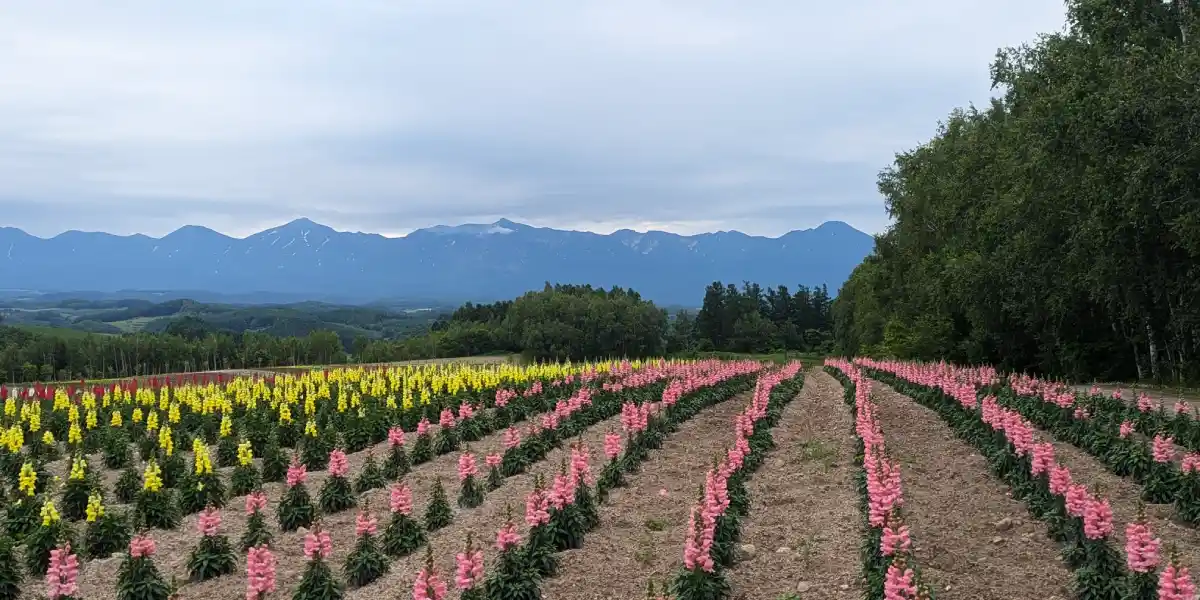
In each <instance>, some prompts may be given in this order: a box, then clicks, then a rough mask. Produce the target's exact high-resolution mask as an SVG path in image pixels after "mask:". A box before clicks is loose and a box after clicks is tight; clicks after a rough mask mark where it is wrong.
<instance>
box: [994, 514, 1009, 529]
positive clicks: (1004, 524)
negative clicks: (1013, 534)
mask: <svg viewBox="0 0 1200 600" xmlns="http://www.w3.org/2000/svg"><path fill="white" fill-rule="evenodd" d="M993 525H994V526H995V527H996V531H1008V530H1009V529H1012V528H1013V520H1012V519H1010V518H1008V517H1005V518H1003V519H1000V520H999V521H996V522H995V523H993Z"/></svg>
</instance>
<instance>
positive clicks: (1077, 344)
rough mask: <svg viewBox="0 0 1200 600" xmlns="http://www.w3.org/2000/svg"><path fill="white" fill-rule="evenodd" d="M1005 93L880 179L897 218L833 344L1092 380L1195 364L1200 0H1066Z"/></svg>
mask: <svg viewBox="0 0 1200 600" xmlns="http://www.w3.org/2000/svg"><path fill="white" fill-rule="evenodd" d="M1066 4H1067V9H1068V23H1067V27H1066V29H1065V30H1064V31H1062V32H1060V33H1056V34H1052V35H1046V36H1042V37H1040V38H1039V39H1038V41H1037V42H1036V43H1033V44H1030V45H1026V46H1022V47H1019V48H1009V49H1005V50H1002V51H1000V52H999V53H998V55H997V58H996V60H995V62H994V63H993V64H992V66H991V75H992V79H993V84H994V85H995V86H996V88H997V89H999V90H1000V91H1001V92H1002V95H1001V97H999V98H997V99H995V100H994V101H992V102H991V103H990V105H988V106H986V107H983V108H974V107H972V108H969V109H966V110H957V111H955V112H953V113H952V114H951V115H950V116H949V118H948V119H947V120H946V122H945V123H943V124H942V125H941V127H940V128H939V131H938V133H937V135H936V136H935V137H934V138H933V139H932V141H930V142H928V143H927V144H925V145H923V146H921V147H919V148H916V149H915V150H912V151H909V152H905V153H903V154H900V155H898V156H897V158H896V161H895V163H894V164H893V165H892V166H891V167H890V168H888V169H887V170H885V171H884V172H883V173H882V174H881V175H880V179H879V189H880V191H881V192H882V193H883V195H884V197H885V200H886V206H887V209H888V211H889V213H890V215H891V216H892V217H893V219H894V225H893V226H892V227H891V228H890V229H889V230H888V231H887V232H886V233H885V234H883V235H881V236H880V237H878V238H877V240H876V248H875V251H874V253H873V254H872V256H870V257H869V258H868V259H867V260H866V261H865V262H864V263H863V264H862V265H861V266H859V267H858V268H857V269H856V270H855V271H854V273H853V275H852V276H851V278H850V280H849V281H848V282H847V283H846V284H845V286H844V287H843V288H842V289H841V291H840V292H839V294H838V300H837V301H836V303H835V307H834V326H835V332H836V347H837V350H838V351H840V352H842V353H846V354H877V355H890V356H896V357H903V358H921V359H939V358H944V359H949V360H954V361H960V362H971V363H992V364H995V365H997V366H999V367H1002V368H1005V369H1014V370H1029V371H1036V372H1040V373H1044V374H1051V375H1056V376H1064V377H1070V378H1073V379H1077V380H1086V379H1091V378H1100V379H1132V378H1137V379H1156V380H1162V381H1184V380H1190V381H1195V380H1198V379H1200V359H1198V356H1197V354H1198V353H1200V277H1198V275H1200V262H1198V261H1197V258H1198V257H1200V177H1198V176H1197V173H1200V143H1197V139H1200V93H1197V90H1198V89H1200V43H1198V39H1197V35H1200V29H1198V28H1197V15H1200V1H1198V0H1175V1H1171V2H1162V1H1159V0H1154V1H1135V2H1129V1H1118V0H1069V1H1068V2H1067V3H1066Z"/></svg>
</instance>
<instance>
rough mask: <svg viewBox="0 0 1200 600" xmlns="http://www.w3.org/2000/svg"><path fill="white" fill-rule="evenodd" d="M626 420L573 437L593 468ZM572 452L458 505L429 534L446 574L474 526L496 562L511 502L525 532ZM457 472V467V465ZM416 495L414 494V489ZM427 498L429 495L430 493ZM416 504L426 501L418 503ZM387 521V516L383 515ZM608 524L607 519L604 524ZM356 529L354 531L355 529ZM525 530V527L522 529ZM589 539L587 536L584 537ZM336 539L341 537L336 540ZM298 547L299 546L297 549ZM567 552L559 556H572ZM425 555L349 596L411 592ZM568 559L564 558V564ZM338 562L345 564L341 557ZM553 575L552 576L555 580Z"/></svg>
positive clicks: (559, 452) (353, 599)
mask: <svg viewBox="0 0 1200 600" xmlns="http://www.w3.org/2000/svg"><path fill="white" fill-rule="evenodd" d="M745 398H746V396H745V395H744V394H740V395H737V396H734V397H733V398H732V399H730V400H726V401H724V402H723V403H721V404H720V405H718V406H716V407H711V408H707V409H705V410H704V411H702V412H701V413H700V414H699V415H697V416H696V417H694V418H693V419H691V420H689V421H687V422H685V423H684V424H683V425H681V426H680V430H679V431H677V432H676V433H674V434H672V435H671V436H670V437H668V438H667V442H666V444H671V443H672V442H671V440H674V439H679V438H687V437H688V435H687V433H686V432H687V431H688V430H689V425H690V424H691V423H694V422H696V421H700V420H703V419H705V418H706V417H708V416H709V415H710V414H711V413H714V412H717V411H725V413H727V414H728V415H729V416H730V417H731V416H732V414H733V412H736V411H737V408H738V407H740V406H741V405H743V404H744V399H745ZM730 406H733V407H734V409H733V411H732V412H729V410H728V407H730ZM620 426H621V417H620V415H616V416H613V417H611V418H609V419H606V420H604V421H601V422H599V423H597V424H595V425H593V426H591V427H590V428H588V429H586V430H584V432H583V433H582V434H581V435H580V436H578V437H577V438H573V439H572V440H571V441H575V440H580V441H582V442H583V443H584V444H585V445H586V446H587V448H588V450H589V451H590V452H591V455H592V459H593V460H592V471H593V473H594V474H596V473H599V469H600V467H601V465H602V463H601V461H602V460H603V454H602V449H603V447H604V435H605V433H607V432H608V431H610V430H616V431H619V430H620ZM569 458H570V443H569V442H564V443H563V445H562V447H561V448H556V449H554V450H552V451H551V452H550V453H549V454H548V455H547V456H546V458H545V459H543V460H542V461H540V462H539V463H537V464H535V465H533V466H531V467H530V468H529V470H528V471H527V472H526V473H524V474H521V475H517V476H515V477H510V478H508V479H507V480H506V481H505V484H504V487H502V488H500V489H498V490H496V491H494V492H491V493H489V494H488V495H487V496H486V497H485V500H484V503H483V505H481V506H479V507H478V508H474V509H471V510H466V511H464V510H458V509H456V512H455V517H454V522H453V523H452V524H450V525H449V526H448V527H446V528H444V529H440V530H438V531H435V532H432V533H430V534H428V535H429V544H430V546H432V548H433V556H434V560H435V562H436V568H437V569H438V570H439V572H441V573H442V574H443V576H444V577H445V578H447V580H448V579H449V578H452V577H453V573H454V568H455V563H454V555H455V554H456V553H458V552H459V551H460V550H461V549H462V548H463V546H464V544H465V542H466V536H467V532H472V533H473V534H474V535H475V536H476V539H477V540H480V545H482V546H483V551H484V555H485V561H486V562H487V563H488V564H491V563H492V562H493V561H494V560H495V558H496V550H495V548H494V546H493V545H492V542H494V540H495V535H496V532H497V531H498V530H499V529H500V528H501V527H502V526H503V525H504V523H505V520H506V518H507V514H508V510H507V509H508V507H510V506H511V507H512V513H513V520H514V521H515V522H516V523H517V526H518V528H520V529H521V530H522V531H523V532H524V531H527V530H526V528H525V526H524V519H525V498H526V497H527V496H528V495H529V493H530V492H532V491H533V486H534V476H535V475H536V474H538V473H541V474H543V475H544V476H546V478H552V477H553V475H554V474H556V473H557V472H558V471H559V468H560V467H561V466H562V463H563V461H564V460H567V459H569ZM455 472H457V471H455ZM453 481H454V485H455V487H454V488H453V489H454V491H453V492H452V496H453V495H456V494H457V487H456V486H457V482H458V480H457V477H455V478H454V480H453ZM624 493H625V490H623V489H622V490H617V491H615V492H614V493H613V496H614V497H616V496H618V495H620V494H624ZM414 496H415V494H414ZM426 498H427V496H426ZM419 502H420V501H419V500H418V501H417V504H415V506H418V507H423V506H424V505H423V504H420V503H419ZM611 518H612V517H611V516H610V515H609V514H608V513H606V512H605V511H604V510H603V508H602V509H601V520H602V523H603V520H604V519H611ZM381 523H382V520H381ZM601 527H602V528H603V525H601ZM350 533H351V535H353V532H350ZM522 535H524V533H522ZM593 535H598V534H597V533H594V532H593V533H588V535H587V537H586V539H591V537H592V536H593ZM585 543H586V542H585ZM335 545H336V542H335ZM348 551H349V548H348V547H347V548H345V549H343V550H342V555H341V556H342V557H343V559H344V556H345V553H346V552H348ZM296 552H297V553H299V549H297V550H296ZM567 555H569V553H568V554H562V555H560V556H564V557H565V556H567ZM338 560H341V559H339V558H337V551H336V548H335V561H338ZM424 560H425V555H424V553H423V552H417V553H414V554H412V555H410V556H407V557H404V558H401V559H399V560H395V561H392V563H391V569H390V571H389V572H388V574H387V575H385V576H384V577H382V578H381V579H380V580H378V581H376V582H374V583H372V584H370V585H368V586H365V587H363V588H360V589H357V590H351V591H350V592H349V593H348V594H347V595H346V598H347V600H377V599H379V600H382V599H385V598H386V599H392V598H396V597H398V596H399V597H406V596H405V595H406V594H409V593H411V590H412V586H413V581H414V580H415V579H416V575H417V571H419V570H420V569H421V567H422V566H423V565H424ZM565 561H566V559H565V558H564V564H565ZM336 564H340V562H339V563H336ZM561 577H569V575H559V576H557V577H556V578H561ZM550 581H553V579H552V580H550ZM448 598H449V599H450V600H453V599H454V598H457V591H455V590H451V591H450V595H449V596H448Z"/></svg>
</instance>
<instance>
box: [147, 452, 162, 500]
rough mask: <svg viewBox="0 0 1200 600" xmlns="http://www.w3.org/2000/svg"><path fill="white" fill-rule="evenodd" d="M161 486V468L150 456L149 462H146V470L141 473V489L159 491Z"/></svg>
mask: <svg viewBox="0 0 1200 600" xmlns="http://www.w3.org/2000/svg"><path fill="white" fill-rule="evenodd" d="M162 488H163V480H162V468H160V467H159V466H158V463H157V462H154V459H153V458H152V459H150V462H149V463H146V470H145V471H144V472H143V473H142V489H143V490H146V491H148V492H160V491H162Z"/></svg>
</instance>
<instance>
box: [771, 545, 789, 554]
mask: <svg viewBox="0 0 1200 600" xmlns="http://www.w3.org/2000/svg"><path fill="white" fill-rule="evenodd" d="M791 551H792V549H791V548H788V547H787V546H781V547H779V548H776V549H775V554H787V553H788V552H791Z"/></svg>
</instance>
